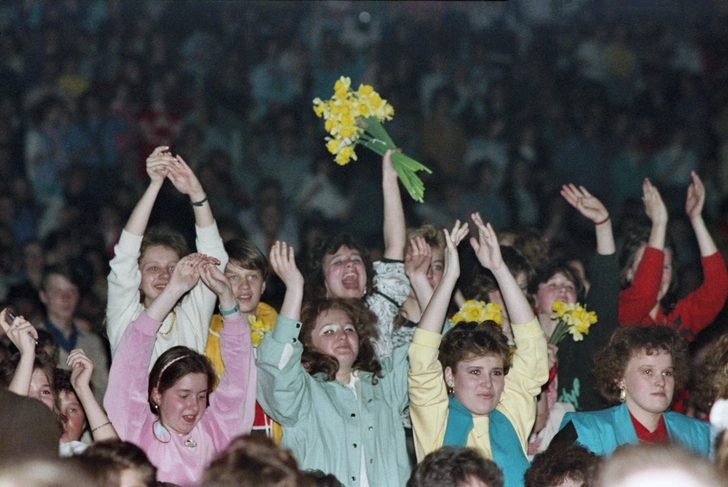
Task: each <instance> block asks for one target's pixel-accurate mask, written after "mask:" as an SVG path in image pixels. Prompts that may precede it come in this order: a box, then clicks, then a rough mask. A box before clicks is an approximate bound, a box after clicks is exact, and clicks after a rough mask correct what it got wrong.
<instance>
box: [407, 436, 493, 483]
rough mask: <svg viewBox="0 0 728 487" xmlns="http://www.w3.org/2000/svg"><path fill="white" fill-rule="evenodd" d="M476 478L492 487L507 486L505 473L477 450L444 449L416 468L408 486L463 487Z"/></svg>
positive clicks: (437, 451)
mask: <svg viewBox="0 0 728 487" xmlns="http://www.w3.org/2000/svg"><path fill="white" fill-rule="evenodd" d="M473 478H475V479H478V480H480V481H481V482H483V483H484V484H485V485H487V486H488V487H503V473H502V472H501V470H500V469H499V468H498V466H497V465H496V464H495V462H493V461H492V460H486V459H485V458H483V457H482V456H481V455H480V453H478V451H477V450H475V449H474V448H458V447H454V446H443V447H442V448H440V449H439V450H435V451H434V452H432V453H430V454H429V455H427V456H426V457H425V458H424V460H422V462H420V463H419V464H418V465H417V466H416V467H415V469H414V470H413V471H412V475H410V478H409V480H408V481H407V487H460V486H462V485H463V484H464V483H465V482H467V481H469V480H471V479H473Z"/></svg>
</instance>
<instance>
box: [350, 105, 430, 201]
mask: <svg viewBox="0 0 728 487" xmlns="http://www.w3.org/2000/svg"><path fill="white" fill-rule="evenodd" d="M362 125H363V126H364V132H363V133H362V134H360V136H359V140H357V142H356V143H357V144H360V145H362V146H364V147H366V148H367V149H369V150H371V151H374V152H375V153H377V154H379V155H380V156H384V154H385V153H386V152H387V150H388V149H395V148H396V147H397V146H396V145H395V143H394V141H393V140H392V138H391V137H390V136H389V134H387V131H386V130H384V127H382V124H381V123H379V121H378V120H377V119H376V118H374V117H367V118H364V119H362ZM392 166H393V167H394V170H395V171H396V172H397V176H399V179H400V181H402V185H404V187H405V189H406V190H407V192H408V193H409V194H410V196H411V197H412V199H413V200H415V201H419V202H420V203H422V202H423V196H424V194H425V184H424V183H423V182H422V180H421V179H420V178H419V177H418V176H417V174H416V172H417V171H426V172H427V173H430V174H431V173H432V171H431V170H430V169H429V168H428V167H427V166H424V165H422V164H420V163H419V162H417V161H415V160H414V159H412V158H411V157H409V156H406V155H404V154H402V153H401V152H395V153H394V154H392Z"/></svg>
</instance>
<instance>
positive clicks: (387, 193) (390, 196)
mask: <svg viewBox="0 0 728 487" xmlns="http://www.w3.org/2000/svg"><path fill="white" fill-rule="evenodd" d="M393 153H394V149H389V150H388V151H387V152H385V153H384V157H383V158H382V191H383V193H384V258H386V259H392V260H402V259H403V258H404V245H405V243H406V242H407V230H406V228H405V220H404V209H403V208H402V196H401V195H400V192H399V180H398V178H397V172H396V171H395V170H394V166H392V154H393Z"/></svg>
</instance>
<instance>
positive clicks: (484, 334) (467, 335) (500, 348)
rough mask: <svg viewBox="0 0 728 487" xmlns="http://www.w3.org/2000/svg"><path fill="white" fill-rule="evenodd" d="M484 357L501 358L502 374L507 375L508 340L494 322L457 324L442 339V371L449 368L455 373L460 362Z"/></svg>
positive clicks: (508, 361)
mask: <svg viewBox="0 0 728 487" xmlns="http://www.w3.org/2000/svg"><path fill="white" fill-rule="evenodd" d="M486 355H495V356H496V357H500V358H502V359H503V372H504V373H506V374H507V373H508V369H509V368H510V365H511V350H510V347H509V346H508V338H506V336H505V335H504V334H503V331H502V330H501V328H500V326H498V325H497V324H496V323H495V322H494V321H484V322H483V323H476V322H474V321H470V322H465V323H458V324H457V325H455V326H454V327H453V328H452V329H451V330H450V331H448V332H447V333H446V334H445V336H444V337H442V343H440V354H439V359H440V363H441V364H442V369H443V370H445V368H446V367H450V368H451V369H452V370H453V371H455V370H456V369H457V364H458V363H460V362H461V361H463V360H471V359H474V358H477V357H484V356H486Z"/></svg>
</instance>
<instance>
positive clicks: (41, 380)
mask: <svg viewBox="0 0 728 487" xmlns="http://www.w3.org/2000/svg"><path fill="white" fill-rule="evenodd" d="M28 397H32V398H33V399H35V400H37V401H40V402H42V403H43V404H45V405H46V407H48V409H50V410H51V411H53V410H54V409H55V397H54V394H53V388H52V387H51V383H50V381H49V380H48V376H47V375H46V373H45V372H43V369H34V370H33V375H31V376H30V390H29V391H28Z"/></svg>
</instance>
